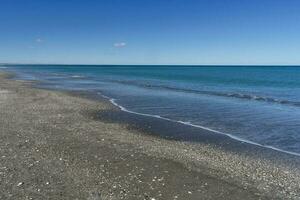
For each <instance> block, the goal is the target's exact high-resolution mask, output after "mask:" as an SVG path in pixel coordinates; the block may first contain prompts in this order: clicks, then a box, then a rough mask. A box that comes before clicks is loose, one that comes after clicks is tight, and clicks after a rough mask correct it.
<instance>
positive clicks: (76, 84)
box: [5, 65, 300, 153]
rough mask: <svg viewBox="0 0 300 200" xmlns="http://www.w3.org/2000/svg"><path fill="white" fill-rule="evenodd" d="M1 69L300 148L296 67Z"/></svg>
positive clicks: (249, 138) (292, 149)
mask: <svg viewBox="0 0 300 200" xmlns="http://www.w3.org/2000/svg"><path fill="white" fill-rule="evenodd" d="M5 70H9V71H14V72H16V73H17V74H18V76H19V78H22V79H28V80H42V81H44V83H45V85H46V86H47V87H55V88H63V89H71V90H89V91H92V92H97V93H101V94H103V95H106V96H108V97H110V98H112V99H113V102H114V103H117V104H118V105H120V106H123V107H124V108H125V109H127V110H130V111H133V112H137V113H143V114H150V115H155V116H156V117H157V116H161V117H163V118H168V119H171V120H176V121H181V122H184V123H186V124H192V125H196V126H199V127H205V128H208V129H212V130H214V131H215V132H221V133H225V134H230V135H232V137H237V138H238V139H242V140H247V141H251V142H254V143H258V144H261V145H264V146H272V147H275V148H279V149H282V150H285V151H290V152H295V153H300V67H250V66H249V67H230V66H223V67H212V66H207V67H205V66H201V67H194V66H193V67H188V66H119V67H118V66H62V65H61V66H49V65H48V66H46V65H44V66H38V65H36V66H30V65H26V66H8V67H7V68H6V69H5ZM187 134H188V133H187ZM212 134H215V133H213V132H212Z"/></svg>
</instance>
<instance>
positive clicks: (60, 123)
mask: <svg viewBox="0 0 300 200" xmlns="http://www.w3.org/2000/svg"><path fill="white" fill-rule="evenodd" d="M9 77H10V75H8V74H4V73H2V74H1V75H0V141H1V142H0V199H89V200H94V199H95V200H96V199H130V200H134V199H149V200H154V199H156V200H158V199H163V200H165V199H166V200H168V199H172V200H173V199H183V200H188V199H300V173H299V169H298V167H297V166H299V165H298V164H299V162H298V160H297V158H296V157H295V156H287V155H286V156H285V155H282V153H278V152H275V151H271V150H261V149H259V148H257V149H258V150H257V151H256V150H253V149H255V148H256V147H253V146H251V145H250V146H251V147H250V146H249V145H246V144H242V143H238V145H239V147H238V148H229V147H230V146H232V145H230V144H231V142H230V141H231V140H230V139H228V138H225V137H220V138H221V139H219V142H212V141H215V140H214V139H213V138H209V136H208V137H207V138H208V139H207V141H205V142H201V137H200V138H198V139H199V141H198V142H191V141H192V140H191V141H189V140H180V139H178V138H179V137H177V139H176V137H175V138H169V139H168V136H166V137H165V138H161V137H157V135H159V134H157V135H156V134H155V133H156V131H158V132H159V131H163V130H175V129H177V130H180V129H179V128H180V127H179V128H177V127H176V125H174V124H171V123H166V124H163V125H156V128H155V126H154V128H152V129H151V126H153V124H159V123H158V122H156V121H155V122H152V123H150V122H149V123H150V125H149V124H147V123H146V122H144V121H140V122H139V123H137V124H134V123H132V122H133V121H135V117H136V116H135V117H132V118H131V116H130V115H126V114H124V113H123V112H121V111H120V110H118V108H116V107H114V106H113V105H111V104H110V103H109V102H108V101H105V100H100V99H98V100H95V99H94V98H92V97H90V96H89V97H88V95H85V94H84V93H82V94H79V93H70V92H63V91H51V90H44V89H38V88H34V87H32V85H33V83H30V82H25V81H17V80H11V79H8V78H9ZM118 116H119V117H118ZM126 119H130V120H126ZM145 120H146V121H147V119H145ZM141 124H144V125H141ZM171 126H172V127H171ZM174 127H175V129H174ZM204 135H205V134H204ZM177 136H179V135H177ZM203 137H204V136H203ZM214 137H215V136H214ZM220 141H222V142H220ZM233 143H234V142H233ZM222 144H223V145H222ZM234 144H235V143H234ZM243 145H244V146H243ZM244 147H245V148H244ZM250 150H251V152H250ZM252 150H253V151H252ZM261 152H263V153H261ZM260 153H261V154H260ZM277 154H278V157H279V158H278V159H277V158H276V159H275V158H274V156H276V157H277Z"/></svg>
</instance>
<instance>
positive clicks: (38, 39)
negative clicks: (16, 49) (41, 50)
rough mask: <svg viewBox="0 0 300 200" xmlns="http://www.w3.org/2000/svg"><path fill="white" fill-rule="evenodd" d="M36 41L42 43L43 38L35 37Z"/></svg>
mask: <svg viewBox="0 0 300 200" xmlns="http://www.w3.org/2000/svg"><path fill="white" fill-rule="evenodd" d="M35 42H37V43H42V42H43V40H42V39H41V38H37V39H35Z"/></svg>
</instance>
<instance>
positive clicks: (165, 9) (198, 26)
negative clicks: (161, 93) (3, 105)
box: [0, 0, 300, 65]
mask: <svg viewBox="0 0 300 200" xmlns="http://www.w3.org/2000/svg"><path fill="white" fill-rule="evenodd" d="M299 9H300V1H299V0H0V63H45V64H46V63H49V64H183V65H188V64H191V65H208V64H209V65H230V64H235V65H239V64H241V65H244V64H245V65H257V64H264V65H272V64H276V65H282V64H283V65H297V64H300V12H299Z"/></svg>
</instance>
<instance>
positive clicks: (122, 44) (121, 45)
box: [114, 42, 127, 48]
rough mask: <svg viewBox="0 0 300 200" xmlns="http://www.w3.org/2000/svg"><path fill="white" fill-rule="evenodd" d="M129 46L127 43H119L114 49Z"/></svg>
mask: <svg viewBox="0 0 300 200" xmlns="http://www.w3.org/2000/svg"><path fill="white" fill-rule="evenodd" d="M126 45H127V44H126V42H118V43H114V47H116V48H123V47H125V46H126Z"/></svg>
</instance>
